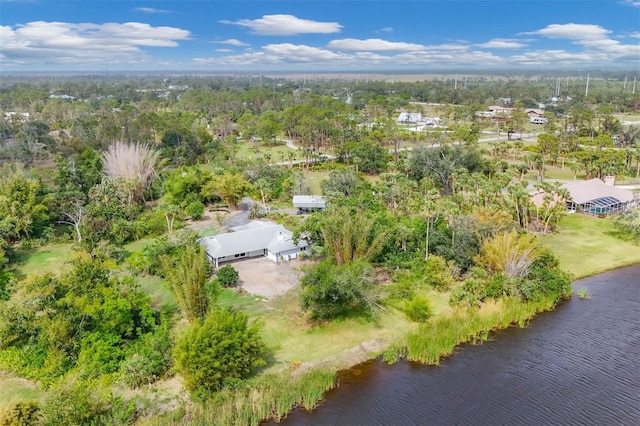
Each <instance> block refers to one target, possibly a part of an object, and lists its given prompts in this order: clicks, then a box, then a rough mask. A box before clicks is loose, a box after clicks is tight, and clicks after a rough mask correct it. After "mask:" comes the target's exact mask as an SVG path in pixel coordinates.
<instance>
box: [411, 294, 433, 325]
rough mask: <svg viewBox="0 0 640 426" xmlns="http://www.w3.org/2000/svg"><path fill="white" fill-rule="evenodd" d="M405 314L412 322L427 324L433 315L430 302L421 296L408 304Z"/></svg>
mask: <svg viewBox="0 0 640 426" xmlns="http://www.w3.org/2000/svg"><path fill="white" fill-rule="evenodd" d="M404 312H405V314H407V316H408V317H409V319H410V320H411V321H415V322H426V321H427V320H428V319H429V318H431V315H432V314H433V310H432V308H431V303H429V300H428V299H426V298H424V297H419V296H416V297H414V298H413V299H411V300H410V301H408V302H407V304H406V306H405V309H404Z"/></svg>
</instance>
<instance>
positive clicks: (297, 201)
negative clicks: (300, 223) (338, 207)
mask: <svg viewBox="0 0 640 426" xmlns="http://www.w3.org/2000/svg"><path fill="white" fill-rule="evenodd" d="M293 207H295V208H297V209H298V214H300V213H309V212H315V211H320V210H324V209H326V208H327V201H326V200H325V199H324V197H321V196H320V195H294V196H293Z"/></svg>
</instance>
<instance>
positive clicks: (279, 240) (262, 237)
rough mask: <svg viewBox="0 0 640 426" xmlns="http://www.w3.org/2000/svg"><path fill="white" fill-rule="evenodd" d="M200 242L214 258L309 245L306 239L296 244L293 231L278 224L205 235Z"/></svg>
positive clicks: (284, 249) (286, 249) (292, 248)
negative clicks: (211, 235) (209, 235)
mask: <svg viewBox="0 0 640 426" xmlns="http://www.w3.org/2000/svg"><path fill="white" fill-rule="evenodd" d="M263 223H264V222H263ZM267 223H268V222H267ZM200 243H201V244H202V245H203V246H204V247H205V250H206V252H207V254H208V255H209V256H210V257H212V258H213V259H219V258H221V257H225V256H232V255H234V254H239V253H248V252H252V251H257V250H264V249H268V250H269V251H270V252H272V253H281V252H283V251H288V250H294V249H297V248H304V247H307V246H308V244H307V242H306V241H299V242H298V245H296V244H295V243H294V242H293V234H292V233H291V231H289V230H287V229H286V228H285V227H284V226H282V225H276V224H270V225H266V226H259V227H254V228H249V229H245V230H242V231H238V232H229V233H226V234H219V235H215V236H213V237H205V238H202V239H201V240H200Z"/></svg>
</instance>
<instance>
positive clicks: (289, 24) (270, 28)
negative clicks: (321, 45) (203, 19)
mask: <svg viewBox="0 0 640 426" xmlns="http://www.w3.org/2000/svg"><path fill="white" fill-rule="evenodd" d="M219 22H220V23H222V24H229V25H239V26H241V27H247V28H249V29H250V30H251V31H252V32H253V33H254V34H259V35H296V34H331V33H338V32H340V30H341V29H342V25H340V24H338V23H337V22H318V21H312V20H309V19H300V18H298V17H296V16H293V15H282V14H279V15H264V16H263V17H262V18H258V19H240V20H238V21H228V20H222V21H219Z"/></svg>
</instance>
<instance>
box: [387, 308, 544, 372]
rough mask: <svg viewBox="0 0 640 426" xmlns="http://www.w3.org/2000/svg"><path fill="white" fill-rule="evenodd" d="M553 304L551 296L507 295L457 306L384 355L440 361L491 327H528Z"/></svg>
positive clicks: (480, 339) (485, 335) (479, 338)
mask: <svg viewBox="0 0 640 426" xmlns="http://www.w3.org/2000/svg"><path fill="white" fill-rule="evenodd" d="M554 306H555V304H554V302H553V301H552V300H546V301H545V300H543V301H537V302H522V301H521V300H518V299H513V298H508V299H506V298H505V299H501V300H499V301H491V302H485V303H484V304H483V305H482V307H480V308H479V309H474V308H471V309H461V310H456V311H454V312H453V313H452V314H451V315H441V316H438V317H435V318H433V319H432V320H431V321H429V322H427V323H425V324H422V325H420V327H419V329H418V331H416V332H414V333H409V334H408V335H407V337H406V340H405V343H404V346H400V347H398V346H396V347H391V348H390V349H389V350H387V352H386V353H385V357H384V358H385V360H386V361H387V362H391V361H395V360H397V359H398V358H399V356H400V355H405V354H406V357H407V359H408V360H410V361H415V362H421V363H423V364H436V365H438V364H439V363H440V359H441V358H442V357H446V356H449V355H451V354H453V351H454V349H455V348H456V347H457V346H458V345H461V344H463V343H473V344H476V343H482V342H484V341H485V340H487V339H488V337H489V335H490V333H491V332H492V331H495V330H498V329H503V328H507V327H509V326H511V325H517V326H519V327H525V326H526V325H527V324H528V323H529V321H530V320H531V318H533V317H534V316H535V315H536V314H537V313H538V312H544V311H548V310H550V309H553V308H554Z"/></svg>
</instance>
